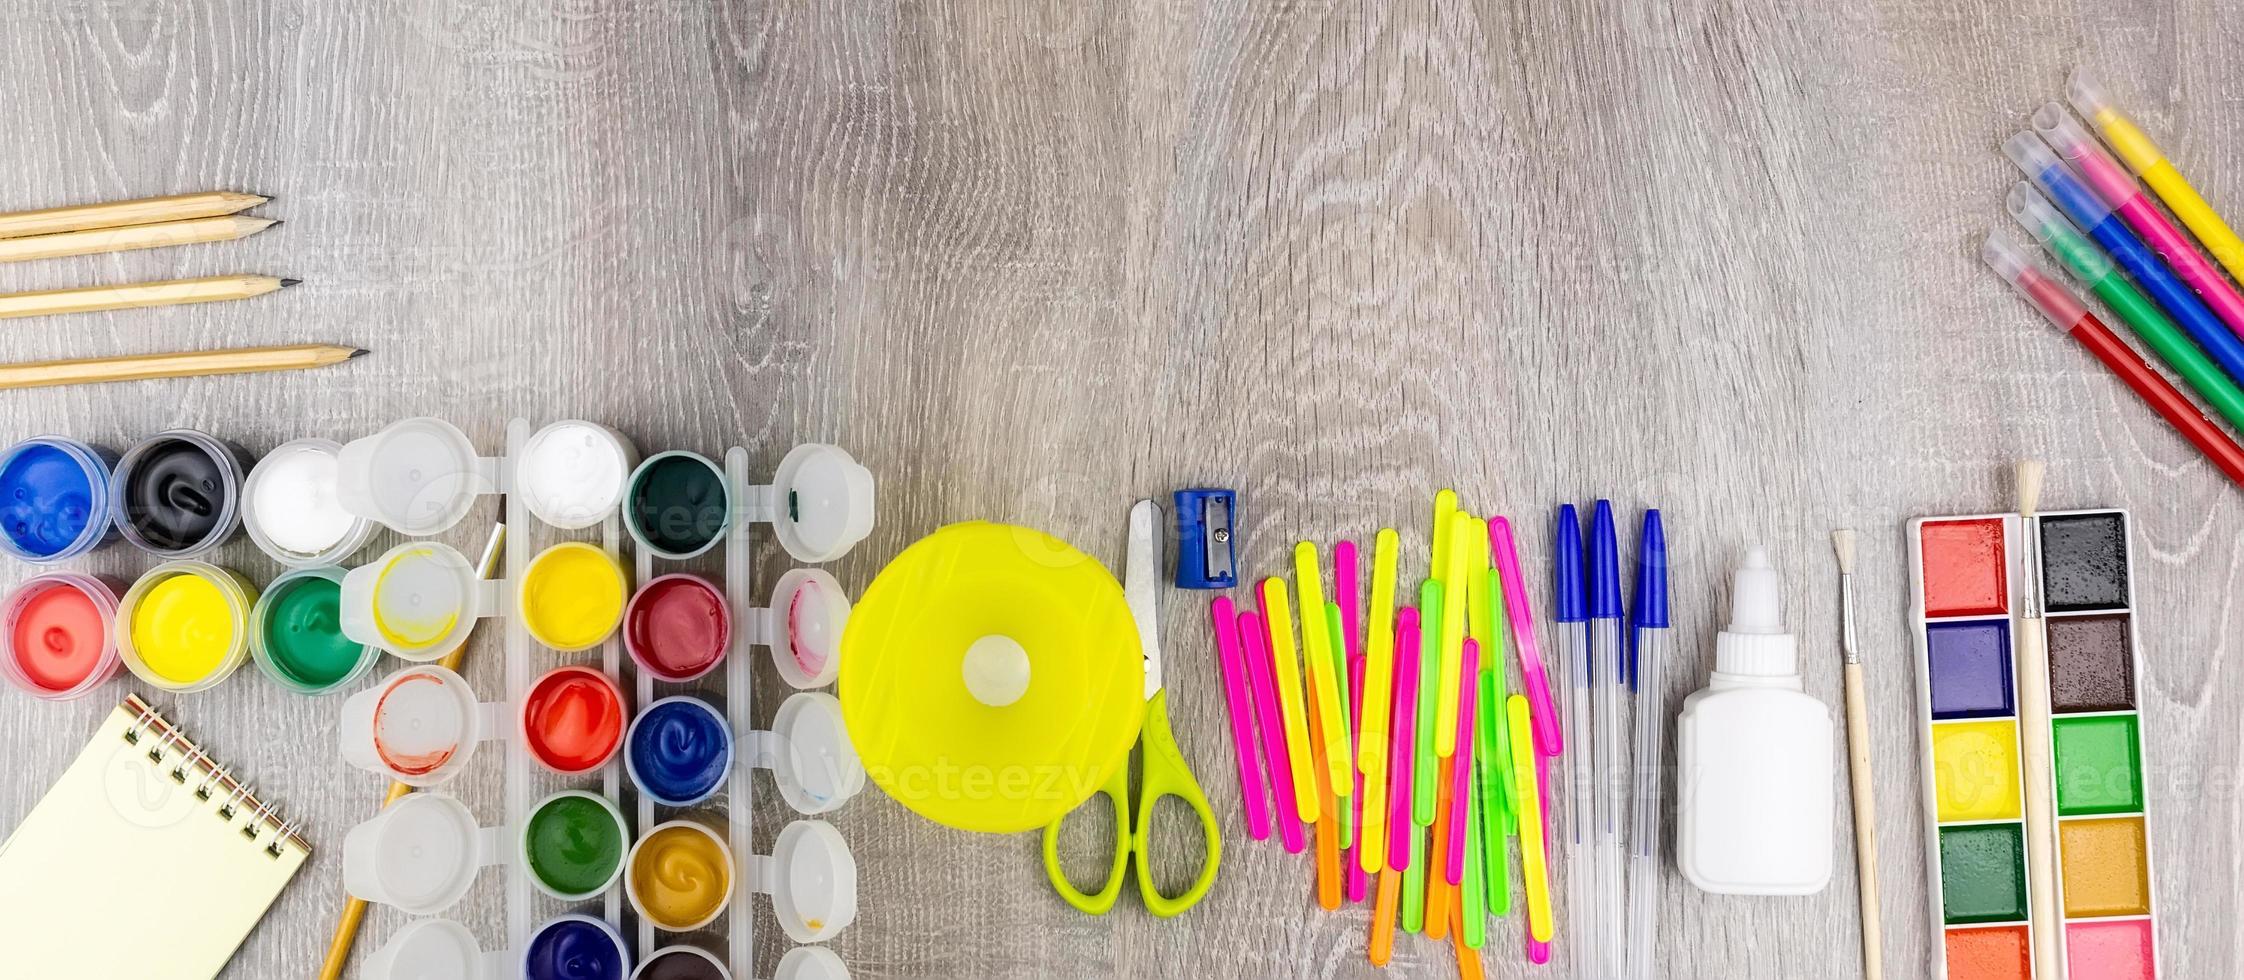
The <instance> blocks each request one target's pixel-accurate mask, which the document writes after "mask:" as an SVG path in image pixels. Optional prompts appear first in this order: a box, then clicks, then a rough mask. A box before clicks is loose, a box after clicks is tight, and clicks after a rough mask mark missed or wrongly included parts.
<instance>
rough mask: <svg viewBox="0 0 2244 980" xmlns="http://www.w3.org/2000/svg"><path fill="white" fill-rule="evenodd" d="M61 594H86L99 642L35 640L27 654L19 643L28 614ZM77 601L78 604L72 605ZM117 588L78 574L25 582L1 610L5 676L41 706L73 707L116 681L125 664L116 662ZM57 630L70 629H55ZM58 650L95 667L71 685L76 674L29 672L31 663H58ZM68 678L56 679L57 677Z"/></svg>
mask: <svg viewBox="0 0 2244 980" xmlns="http://www.w3.org/2000/svg"><path fill="white" fill-rule="evenodd" d="M57 589H72V590H76V591H77V592H80V593H83V594H84V595H85V597H86V601H87V602H89V603H91V604H92V606H93V613H94V616H93V621H92V622H91V623H90V624H86V625H90V626H92V627H93V628H94V629H97V630H99V631H100V635H99V636H83V635H64V636H57V637H30V638H29V639H30V640H31V645H32V646H33V647H34V648H33V649H28V650H27V649H24V648H23V647H24V644H21V643H19V642H18V639H19V638H18V637H17V635H16V633H17V630H18V629H20V628H21V626H22V622H23V616H24V613H25V612H26V611H27V610H29V609H30V607H31V605H32V603H33V602H35V601H37V600H39V599H40V597H42V596H45V595H46V594H47V593H49V592H53V591H55V590H57ZM73 601H74V600H73ZM116 624H117V587H116V586H114V585H112V584H110V583H109V582H107V581H104V580H102V579H99V578H95V577H94V576H91V575H80V574H78V573H76V572H48V573H47V574H45V575H39V576H35V577H33V578H29V579H26V580H24V583H23V584H22V585H18V586H16V588H15V591H13V592H10V593H8V598H7V601H6V602H5V603H4V604H0V676H5V677H7V679H8V683H10V684H14V685H15V686H16V690H19V691H22V692H23V693H25V694H29V695H31V696H32V697H35V698H38V699H40V700H42V701H68V700H71V699H72V698H78V697H84V696H85V695H86V694H88V693H89V692H91V691H92V690H93V689H94V688H97V687H100V686H101V685H102V684H103V683H105V682H107V681H108V680H109V678H111V677H114V676H116V674H117V668H118V666H119V664H120V663H121V662H122V661H120V660H119V659H118V657H117V625H116ZM52 628H57V629H66V628H67V627H62V626H61V624H56V626H55V627H52ZM58 647H68V648H69V649H70V655H71V656H70V659H72V660H83V661H90V666H88V667H87V668H86V671H85V674H84V675H83V676H81V677H78V678H76V679H75V680H67V681H66V675H67V673H69V672H71V671H72V669H73V668H59V669H58V670H54V671H41V672H37V673H43V674H47V675H49V676H47V677H41V676H36V674H35V671H34V670H33V668H32V667H31V666H30V664H31V663H32V662H33V660H32V658H38V657H46V658H49V659H50V660H51V659H52V658H53V657H54V651H55V650H56V649H57V648H58ZM58 674H59V675H64V676H55V675H58Z"/></svg>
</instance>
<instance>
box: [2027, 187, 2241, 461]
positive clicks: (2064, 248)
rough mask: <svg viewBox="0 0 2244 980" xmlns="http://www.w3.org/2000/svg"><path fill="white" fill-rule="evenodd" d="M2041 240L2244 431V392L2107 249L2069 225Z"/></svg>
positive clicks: (2045, 229) (2055, 226)
mask: <svg viewBox="0 0 2244 980" xmlns="http://www.w3.org/2000/svg"><path fill="white" fill-rule="evenodd" d="M2041 237H2042V242H2043V244H2045V245H2047V246H2049V250H2050V251H2051V252H2053V253H2055V254H2056V256H2057V258H2058V260H2059V261H2061V262H2063V263H2064V264H2065V268H2067V269H2069V270H2071V271H2072V273H2073V275H2075V276H2077V277H2079V279H2080V281H2082V282H2084V283H2087V284H2088V288H2089V289H2091V290H2093V291H2095V293H2096V296H2097V297H2098V298H2100V299H2102V300H2103V301H2104V302H2105V304H2107V305H2109V306H2110V307H2111V308H2112V312H2114V313H2117V314H2119V318H2120V319H2121V320H2124V321H2126V323H2127V326H2128V328H2129V329H2132V330H2134V331H2135V335H2136V336H2138V337H2141V338H2143V343H2145V344H2148V345H2150V348H2151V350H2153V351H2156V352H2157V353H2158V358H2159V360H2162V361H2165V362H2166V366H2167V367H2169V368H2172V369H2174V373H2176V374H2179V375H2181V376H2182V380H2184V381H2187V382H2189V386H2190V387H2191V388H2194V389H2196V391H2197V394H2198V395H2199V396H2200V397H2202V398H2204V399H2205V401H2206V403H2207V404H2209V405H2211V406H2213V410H2214V411H2216V412H2219V413H2221V417H2222V418H2225V419H2227V420H2228V423H2229V424H2230V425H2233V426H2236V427H2237V428H2239V429H2244V389H2239V388H2238V387H2237V386H2236V382H2235V381H2232V380H2230V379H2229V376H2228V375H2227V374H2224V373H2222V371H2221V369H2220V368H2219V367H2218V366H2216V365H2214V363H2213V361H2212V359H2211V358H2208V357H2206V356H2205V352H2203V351H2201V350H2198V349H2197V346H2196V345H2195V344H2194V343H2192V342H2191V341H2190V339H2189V336H2188V335H2187V334H2184V333H2182V331H2181V328H2179V327H2176V326H2175V325H2174V321H2173V320H2171V319H2169V318H2168V317H2167V316H2166V313H2165V312H2164V311H2162V310H2160V309H2159V308H2158V304H2156V303H2153V302H2151V300H2150V297H2148V296H2145V295H2143V292H2142V290H2140V289H2137V288H2135V284H2134V283H2132V282H2129V281H2128V280H2127V274H2126V273H2124V272H2121V271H2119V269H2117V268H2116V267H2114V266H2113V265H2112V263H2111V260H2110V259H2109V258H2106V257H2105V255H2104V250H2103V249H2101V248H2099V247H2097V245H2096V244H2095V243H2094V242H2091V241H2089V240H2088V239H2087V238H2084V237H2082V236H2081V234H2080V232H2078V231H2076V230H2074V229H2073V227H2072V225H2071V224H2070V223H2069V222H2055V223H2051V222H2044V223H2043V224H2042V236H2041Z"/></svg>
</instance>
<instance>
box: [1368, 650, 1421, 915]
mask: <svg viewBox="0 0 2244 980" xmlns="http://www.w3.org/2000/svg"><path fill="white" fill-rule="evenodd" d="M1418 642H1419V641H1418V610H1416V609H1407V608H1406V609H1404V610H1403V611H1402V612H1400V613H1397V614H1396V615H1395V645H1396V650H1397V653H1396V657H1395V688H1394V695H1393V696H1394V701H1395V706H1394V710H1393V712H1391V714H1393V716H1394V726H1395V727H1394V733H1393V737H1392V738H1390V739H1389V743H1390V744H1389V759H1388V763H1389V765H1388V776H1389V782H1391V783H1393V784H1394V785H1393V791H1392V792H1391V793H1389V794H1388V796H1389V799H1388V807H1387V815H1386V821H1387V831H1388V838H1387V867H1389V868H1392V869H1394V870H1396V871H1403V870H1406V869H1408V868H1409V867H1410V842H1411V838H1412V837H1413V836H1414V835H1415V834H1417V832H1418V824H1417V823H1415V822H1413V821H1412V820H1411V817H1410V795H1411V794H1410V790H1411V779H1412V777H1411V764H1410V763H1411V759H1412V758H1413V757H1414V756H1415V755H1416V754H1417V747H1416V746H1415V745H1414V744H1413V739H1414V729H1415V728H1416V723H1417V719H1418ZM1374 819H1377V818H1376V817H1375V818H1374ZM1377 830H1378V828H1374V829H1373V832H1374V833H1376V832H1377Z"/></svg>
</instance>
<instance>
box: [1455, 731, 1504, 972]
mask: <svg viewBox="0 0 2244 980" xmlns="http://www.w3.org/2000/svg"><path fill="white" fill-rule="evenodd" d="M1475 768H1476V769H1477V768H1478V767H1475ZM1486 819H1488V815H1487V814H1485V813H1482V812H1481V808H1480V801H1479V800H1477V799H1475V800H1467V801H1465V826H1463V827H1459V828H1457V829H1458V832H1459V833H1463V834H1466V835H1468V837H1467V840H1468V841H1471V842H1473V843H1471V844H1469V845H1468V846H1467V847H1466V848H1465V880H1464V881H1461V882H1459V883H1458V892H1457V900H1458V901H1459V902H1460V903H1462V904H1461V905H1460V906H1459V911H1460V912H1462V913H1463V918H1464V920H1465V948H1466V949H1479V948H1481V947H1482V946H1484V945H1486V944H1487V943H1488V916H1489V914H1490V912H1491V911H1492V910H1491V909H1489V908H1488V905H1487V903H1486V902H1485V901H1483V898H1484V897H1485V896H1486V894H1487V887H1486V886H1485V885H1484V884H1483V883H1482V880H1481V879H1482V876H1483V875H1484V874H1485V873H1486V872H1484V871H1483V870H1482V868H1481V862H1480V846H1479V843H1478V842H1479V841H1480V840H1481V836H1480V825H1481V821H1483V820H1486ZM1499 914H1500V913H1499Z"/></svg>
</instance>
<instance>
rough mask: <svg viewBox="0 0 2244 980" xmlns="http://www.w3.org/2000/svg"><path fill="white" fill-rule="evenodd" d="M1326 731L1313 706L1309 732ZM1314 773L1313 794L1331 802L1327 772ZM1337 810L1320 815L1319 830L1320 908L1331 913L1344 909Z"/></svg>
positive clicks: (1321, 716)
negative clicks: (1341, 891) (1341, 895)
mask: <svg viewBox="0 0 2244 980" xmlns="http://www.w3.org/2000/svg"><path fill="white" fill-rule="evenodd" d="M1324 727H1325V719H1324V713H1323V712H1322V711H1319V710H1318V708H1317V706H1316V705H1314V704H1312V705H1310V706H1309V731H1310V733H1311V737H1316V736H1317V735H1320V734H1322V732H1323V731H1324ZM1310 771H1311V772H1313V773H1315V775H1314V776H1312V777H1311V780H1310V782H1311V784H1312V792H1314V793H1315V794H1316V796H1317V798H1318V799H1320V800H1327V801H1329V800H1331V799H1332V783H1331V781H1329V780H1327V779H1326V778H1325V770H1324V768H1323V767H1321V766H1313V767H1311V769H1310ZM1333 809H1334V808H1333V807H1331V806H1325V807H1323V808H1322V810H1321V812H1319V813H1318V814H1317V828H1316V831H1317V904H1318V905H1320V906H1322V907H1323V908H1324V909H1325V911H1327V912H1330V911H1332V910H1334V909H1337V908H1339V907H1340V884H1341V883H1340V826H1339V825H1340V820H1339V818H1338V817H1337V816H1336V815H1335V814H1334V813H1333ZM1341 809H1342V812H1346V805H1345V804H1342V807H1341Z"/></svg>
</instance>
